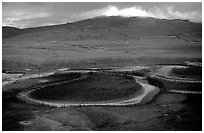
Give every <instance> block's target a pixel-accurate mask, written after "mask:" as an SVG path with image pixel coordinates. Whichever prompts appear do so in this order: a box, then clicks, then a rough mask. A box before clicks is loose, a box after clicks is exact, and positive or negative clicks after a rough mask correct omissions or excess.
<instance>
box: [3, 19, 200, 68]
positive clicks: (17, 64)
mask: <svg viewBox="0 0 204 133" xmlns="http://www.w3.org/2000/svg"><path fill="white" fill-rule="evenodd" d="M201 37H202V24H200V23H192V22H189V21H186V20H165V19H154V18H138V17H131V18H124V17H97V18H92V19H87V20H82V21H78V22H74V23H67V24H62V25H54V26H44V27H35V28H27V29H16V28H8V27H6V28H5V27H4V28H3V40H2V64H3V70H4V71H7V70H8V71H10V70H12V71H25V70H26V71H27V70H42V68H43V69H46V70H47V69H48V68H49V69H55V68H62V67H73V68H77V67H78V68H82V67H83V68H84V67H108V66H111V67H112V66H127V65H142V64H145V65H146V64H159V63H181V62H185V61H189V60H192V59H193V60H197V59H198V60H201V58H202V42H201V39H202V38H201Z"/></svg>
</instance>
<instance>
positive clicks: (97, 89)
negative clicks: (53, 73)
mask: <svg viewBox="0 0 204 133" xmlns="http://www.w3.org/2000/svg"><path fill="white" fill-rule="evenodd" d="M140 88H141V86H140V85H139V84H138V83H135V80H134V79H133V78H131V77H128V76H124V77H121V76H116V75H113V74H106V73H92V72H91V73H88V77H87V78H86V79H82V80H79V81H74V82H70V83H64V84H60V85H54V86H47V87H44V88H42V89H39V90H36V91H34V92H32V93H31V94H30V96H31V97H33V98H37V99H42V100H63V101H102V100H112V99H121V98H126V97H128V96H131V95H132V94H134V93H136V92H137V91H138V90H139V89H140Z"/></svg>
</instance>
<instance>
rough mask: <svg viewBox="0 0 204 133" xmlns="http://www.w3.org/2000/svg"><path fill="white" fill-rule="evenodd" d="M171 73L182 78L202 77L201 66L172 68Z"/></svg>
mask: <svg viewBox="0 0 204 133" xmlns="http://www.w3.org/2000/svg"><path fill="white" fill-rule="evenodd" d="M172 74H174V75H176V76H179V77H182V78H193V79H202V67H199V66H189V67H188V68H179V69H178V68H177V69H176V68H174V69H172Z"/></svg>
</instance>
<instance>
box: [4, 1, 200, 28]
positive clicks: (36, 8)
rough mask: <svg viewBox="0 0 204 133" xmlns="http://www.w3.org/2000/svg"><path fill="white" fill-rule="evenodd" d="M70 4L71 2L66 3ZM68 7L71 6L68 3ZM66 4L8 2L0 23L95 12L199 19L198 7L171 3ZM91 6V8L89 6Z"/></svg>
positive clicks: (33, 22) (27, 23) (69, 18)
mask: <svg viewBox="0 0 204 133" xmlns="http://www.w3.org/2000/svg"><path fill="white" fill-rule="evenodd" d="M69 7H70V5H69ZM70 8H71V7H70ZM70 8H67V5H58V4H55V3H54V4H47V3H46V4H37V5H36V4H34V5H33V4H32V3H31V4H27V3H20V4H18V3H17V4H16V3H14V4H8V5H5V4H4V5H3V13H2V25H3V26H15V27H18V28H26V27H36V26H44V25H49V24H61V23H67V22H74V21H79V20H83V19H88V18H93V17H97V16H123V17H154V18H158V19H187V20H190V21H193V22H202V12H201V11H188V10H185V11H179V9H178V8H175V7H174V6H171V5H170V6H169V5H165V6H154V7H148V8H145V6H136V5H135V6H130V7H123V8H119V7H117V6H115V5H109V6H105V7H101V8H99V9H92V8H90V9H89V10H85V11H83V12H82V10H75V8H74V9H70ZM91 9H92V10H91Z"/></svg>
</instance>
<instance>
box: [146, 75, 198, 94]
mask: <svg viewBox="0 0 204 133" xmlns="http://www.w3.org/2000/svg"><path fill="white" fill-rule="evenodd" d="M147 81H148V82H149V84H151V85H155V86H157V87H159V88H161V89H162V90H170V89H173V90H184V91H201V90H202V83H197V82H194V83H193V82H191V83H190V82H176V81H171V80H166V79H162V78H158V77H150V76H148V77H147Z"/></svg>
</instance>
